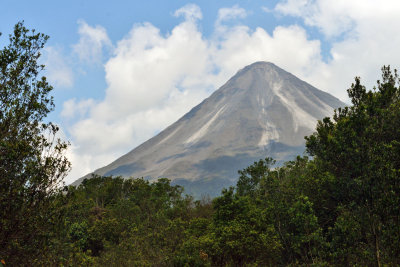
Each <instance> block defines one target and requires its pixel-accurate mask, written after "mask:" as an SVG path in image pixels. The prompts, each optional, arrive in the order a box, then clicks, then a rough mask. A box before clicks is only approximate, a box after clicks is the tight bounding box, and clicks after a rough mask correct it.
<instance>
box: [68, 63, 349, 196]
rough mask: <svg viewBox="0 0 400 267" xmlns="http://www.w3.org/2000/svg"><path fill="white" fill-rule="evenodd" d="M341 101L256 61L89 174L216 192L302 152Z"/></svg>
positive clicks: (190, 190) (198, 192) (284, 72)
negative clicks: (264, 161) (258, 164)
mask: <svg viewBox="0 0 400 267" xmlns="http://www.w3.org/2000/svg"><path fill="white" fill-rule="evenodd" d="M344 105H345V104H344V103H343V102H341V101H340V100H339V99H337V98H335V97H334V96H332V95H330V94H328V93H325V92H323V91H321V90H318V89H317V88H315V87H313V86H312V85H310V84H308V83H306V82H304V81H302V80H300V79H299V78H297V77H295V76H294V75H292V74H291V73H289V72H287V71H285V70H283V69H281V68H279V67H277V66H276V65H274V64H273V63H269V62H256V63H253V64H251V65H249V66H247V67H245V68H243V69H241V70H239V71H238V72H237V73H236V75H234V76H233V77H232V78H231V79H230V80H229V81H228V82H227V83H226V84H225V85H223V86H222V87H221V88H219V89H218V90H216V91H215V92H214V93H213V94H212V95H211V96H210V97H208V98H207V99H205V100H204V101H203V102H202V103H200V104H199V105H197V106H196V107H194V108H193V109H192V110H190V111H189V112H188V113H187V114H185V115H184V116H183V117H182V118H180V119H179V120H178V121H176V122H175V123H173V124H172V125H170V126H169V127H167V128H166V129H165V130H163V131H162V132H160V133H159V134H158V135H156V136H155V137H153V138H151V139H149V140H148V141H146V142H144V143H143V144H141V145H139V146H138V147H136V148H134V149H133V150H131V151H130V152H129V153H127V154H125V155H123V156H122V157H120V158H118V159H117V160H115V161H114V162H112V163H111V164H109V165H107V166H105V167H103V168H100V169H98V170H96V171H94V172H93V173H95V174H99V175H106V176H108V175H112V176H123V177H135V178H138V177H144V178H145V179H149V180H154V179H157V178H159V177H166V178H169V179H170V180H171V181H172V183H173V184H179V185H183V186H184V187H185V190H186V192H187V193H189V194H193V195H195V196H200V195H202V194H208V195H210V196H215V195H218V194H219V193H220V191H221V189H222V188H223V187H227V186H230V185H233V184H235V183H236V181H237V178H238V174H237V171H238V170H240V169H243V168H245V167H247V166H249V165H251V164H252V163H253V162H254V161H256V160H259V159H261V158H265V157H272V158H273V159H275V160H277V163H278V164H280V163H282V162H284V161H287V160H293V159H294V158H295V156H297V155H302V154H303V152H304V149H305V140H304V136H307V135H310V134H312V133H313V132H314V129H315V126H316V123H317V121H318V120H320V119H322V118H324V117H327V116H331V115H332V114H333V111H334V109H336V108H338V107H342V106H344ZM90 175H91V174H89V175H87V176H85V177H86V178H87V177H90ZM85 177H84V178H85ZM82 179H83V178H81V179H79V180H78V181H76V182H75V183H74V184H79V182H80V181H81V180H82Z"/></svg>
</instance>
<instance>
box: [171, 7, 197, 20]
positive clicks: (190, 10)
mask: <svg viewBox="0 0 400 267" xmlns="http://www.w3.org/2000/svg"><path fill="white" fill-rule="evenodd" d="M174 16H175V17H180V16H183V17H184V18H185V20H197V19H202V18H203V14H202V13H201V9H200V7H199V6H197V5H195V4H187V5H185V6H184V7H182V8H180V9H178V10H176V11H175V13H174Z"/></svg>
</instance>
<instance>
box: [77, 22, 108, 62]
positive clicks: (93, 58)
mask: <svg viewBox="0 0 400 267" xmlns="http://www.w3.org/2000/svg"><path fill="white" fill-rule="evenodd" d="M78 24H79V29H78V33H79V35H80V38H79V42H78V43H77V44H75V45H73V51H74V53H75V54H77V55H78V57H79V59H80V60H81V61H84V62H86V63H90V64H93V63H100V62H101V59H102V55H103V48H104V47H105V48H111V47H112V43H111V41H110V39H109V38H108V35H107V31H106V29H104V28H103V27H101V26H99V25H96V26H95V27H92V26H90V25H88V24H87V23H86V22H85V21H83V20H79V21H78Z"/></svg>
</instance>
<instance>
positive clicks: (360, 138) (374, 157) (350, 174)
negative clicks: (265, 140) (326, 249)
mask: <svg viewBox="0 0 400 267" xmlns="http://www.w3.org/2000/svg"><path fill="white" fill-rule="evenodd" d="M348 93H349V96H350V97H351V101H352V103H353V105H352V106H351V107H345V108H343V109H338V111H337V112H335V114H334V116H333V121H332V120H331V119H329V118H326V119H324V120H323V121H322V122H319V123H318V125H317V131H316V133H314V134H313V135H312V136H310V137H308V138H306V139H307V151H308V152H309V153H310V154H311V155H313V156H314V157H315V162H316V163H317V164H318V167H319V168H320V169H321V170H323V171H326V172H329V173H331V174H333V176H334V177H335V181H334V187H333V190H332V197H333V198H334V199H335V202H336V206H337V208H336V209H335V210H334V211H335V212H336V213H337V214H338V218H337V220H336V223H335V225H334V228H333V231H334V232H335V233H336V232H340V233H343V235H345V234H346V233H347V236H346V237H343V239H342V237H337V236H336V235H335V236H333V241H335V249H336V248H337V249H338V250H342V251H343V249H344V248H346V250H344V251H343V253H342V254H340V255H341V256H337V257H335V259H336V260H341V261H344V262H345V264H351V263H352V262H354V261H355V262H371V261H374V262H375V263H376V265H378V266H380V265H382V263H386V264H390V265H397V264H399V261H398V259H396V258H397V256H395V255H396V254H394V253H397V255H399V254H398V252H399V251H398V249H397V248H398V247H399V238H398V237H399V235H398V234H394V235H393V236H391V237H389V235H387V234H386V233H385V232H386V231H387V232H391V233H395V232H396V231H397V230H398V221H399V214H400V206H399V203H400V186H399V177H400V176H399V174H400V153H399V152H400V143H399V140H400V130H399V129H400V128H399V126H400V89H399V78H398V75H397V72H396V71H395V72H394V73H392V71H391V70H390V67H383V68H382V81H381V82H380V81H378V87H377V88H374V91H367V90H366V88H365V87H364V86H362V85H361V82H360V79H359V78H356V80H355V83H354V84H353V85H352V86H351V88H350V89H349V90H348ZM346 223H348V224H350V225H354V227H355V231H359V234H357V235H356V236H355V237H354V236H353V233H348V230H347V229H348V227H347V226H346ZM357 229H358V230H357ZM391 229H392V230H391ZM395 229H396V230H395ZM384 236H385V237H384ZM339 240H342V241H341V242H339ZM396 247H397V248H396ZM360 248H362V249H361V250H362V251H359V249H360ZM357 251H359V252H357ZM395 251H396V252H395ZM335 255H337V254H336V253H335Z"/></svg>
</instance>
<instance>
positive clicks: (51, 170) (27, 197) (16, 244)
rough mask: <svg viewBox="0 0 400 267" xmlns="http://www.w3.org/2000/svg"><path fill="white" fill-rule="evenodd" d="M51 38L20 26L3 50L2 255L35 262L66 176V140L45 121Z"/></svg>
mask: <svg viewBox="0 0 400 267" xmlns="http://www.w3.org/2000/svg"><path fill="white" fill-rule="evenodd" d="M47 39H48V36H46V35H44V34H41V33H36V32H35V31H34V30H32V31H30V30H28V29H27V28H25V27H24V25H23V23H22V22H19V23H17V24H16V25H15V27H14V31H13V33H12V34H10V36H9V44H8V46H6V47H4V48H3V49H1V50H0V248H1V249H0V257H1V258H3V259H5V261H6V263H8V264H10V265H14V264H15V265H17V264H18V265H30V264H32V262H33V261H34V259H35V258H36V257H37V256H38V255H39V254H40V253H42V254H43V253H46V240H47V238H46V235H47V232H48V227H49V225H50V224H51V220H52V212H51V210H50V209H49V206H50V205H51V199H52V198H53V196H54V194H55V193H56V192H58V189H59V185H60V183H61V182H62V180H63V178H64V177H65V175H66V174H67V172H68V170H69V168H70V164H69V162H68V161H67V159H66V158H65V157H64V151H65V149H66V147H67V144H66V143H64V142H62V141H60V140H59V139H58V138H56V133H57V131H58V127H57V126H55V125H54V124H52V123H48V122H47V123H46V122H44V120H45V118H46V116H47V114H48V113H49V112H50V111H51V110H53V108H54V103H53V98H52V97H51V96H50V95H49V93H50V91H51V90H52V89H53V88H52V86H50V85H49V83H48V82H47V80H46V78H45V77H42V76H41V74H40V72H41V71H42V70H43V69H44V66H43V65H40V64H39V63H38V60H39V58H40V56H41V52H40V51H41V50H42V49H43V47H44V45H45V43H46V41H47Z"/></svg>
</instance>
